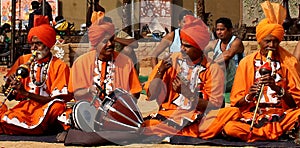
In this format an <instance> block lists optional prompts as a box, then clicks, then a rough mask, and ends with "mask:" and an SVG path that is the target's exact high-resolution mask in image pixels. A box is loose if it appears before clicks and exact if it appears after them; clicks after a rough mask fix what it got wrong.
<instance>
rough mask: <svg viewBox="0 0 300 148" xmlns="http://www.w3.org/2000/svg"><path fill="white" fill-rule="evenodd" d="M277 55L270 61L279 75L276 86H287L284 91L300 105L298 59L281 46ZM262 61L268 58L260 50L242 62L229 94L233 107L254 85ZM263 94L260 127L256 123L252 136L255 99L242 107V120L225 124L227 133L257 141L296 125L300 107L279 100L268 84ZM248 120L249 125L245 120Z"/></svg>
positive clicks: (267, 138)
mask: <svg viewBox="0 0 300 148" xmlns="http://www.w3.org/2000/svg"><path fill="white" fill-rule="evenodd" d="M277 55H279V56H277V57H275V59H272V61H271V66H272V69H273V71H274V72H275V76H276V78H275V82H276V85H278V86H280V87H282V88H284V90H285V92H287V93H289V94H290V95H291V96H292V97H293V99H294V100H295V102H296V104H297V106H298V107H299V106H300V93H299V92H300V85H299V82H300V81H299V80H300V79H299V74H298V72H297V69H299V68H300V65H299V63H298V61H297V60H296V58H295V57H294V56H292V55H291V54H290V53H289V52H288V51H286V50H285V49H283V48H282V47H280V48H279V49H278V54H277ZM260 61H265V59H264V58H263V57H262V56H261V55H260V53H259V51H258V52H255V53H253V54H251V55H249V56H247V57H245V58H244V59H242V61H241V62H240V64H239V66H238V69H237V73H236V77H235V80H234V84H233V87H232V91H231V96H230V101H231V105H232V106H235V105H236V103H237V102H238V101H239V100H240V99H244V97H245V96H246V94H248V91H249V89H250V87H251V85H252V84H253V83H254V82H255V78H258V77H259V76H258V75H259V74H258V70H259V69H258V67H259V63H260ZM255 65H256V66H255ZM262 96H263V97H262V100H261V102H260V111H261V114H259V115H258V116H257V118H256V122H255V123H256V124H257V125H259V124H261V125H260V126H257V127H255V126H254V129H253V132H252V136H251V137H248V135H249V131H250V125H249V124H250V123H251V119H252V116H253V109H254V107H255V103H253V102H252V103H250V104H249V105H247V106H243V107H241V108H240V111H241V113H242V115H243V116H242V118H241V121H231V122H228V123H227V124H226V125H225V127H224V130H225V132H226V133H227V134H228V135H230V136H233V137H237V138H241V139H243V140H245V141H248V142H253V141H256V140H276V139H278V137H279V136H280V135H282V134H283V133H284V132H286V131H288V130H290V129H291V128H293V126H294V123H295V121H297V120H298V116H299V114H300V110H299V109H295V108H289V107H288V106H287V104H286V103H285V102H284V100H283V99H278V98H277V97H276V92H274V91H273V90H271V89H270V88H268V87H265V91H264V95H262ZM270 106H272V107H270ZM274 117H276V118H278V121H277V120H275V118H274ZM263 120H267V122H265V123H264V124H262V121H263ZM247 121H248V124H246V123H245V122H247Z"/></svg>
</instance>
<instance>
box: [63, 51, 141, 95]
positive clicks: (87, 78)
mask: <svg viewBox="0 0 300 148" xmlns="http://www.w3.org/2000/svg"><path fill="white" fill-rule="evenodd" d="M96 55H97V54H96V50H92V51H90V52H88V53H86V54H84V55H82V56H80V57H79V58H78V59H77V60H76V61H75V62H74V64H73V66H72V68H71V77H70V84H69V86H70V87H69V90H70V91H71V92H75V91H76V90H78V89H82V88H89V87H91V86H92V85H94V82H95V81H96V80H95V78H99V79H101V81H103V80H102V79H103V77H104V75H105V70H104V69H105V65H106V63H107V62H102V64H101V66H102V68H101V70H100V72H101V76H103V77H101V76H99V74H97V72H95V70H96V69H95V66H96V62H97V60H96ZM113 65H114V66H112V68H113V69H114V70H112V79H111V80H112V87H113V88H111V90H114V89H115V88H122V89H124V90H126V91H128V92H130V93H131V94H134V93H139V92H141V91H142V87H141V84H140V81H139V79H138V75H137V74H136V71H135V69H134V66H133V63H132V61H131V60H130V59H129V58H128V57H127V56H125V55H123V54H121V53H120V54H119V53H117V52H114V62H113ZM101 66H100V67H101ZM108 71H109V70H108ZM98 85H99V84H98ZM75 99H76V98H75ZM86 99H87V100H90V99H92V98H86Z"/></svg>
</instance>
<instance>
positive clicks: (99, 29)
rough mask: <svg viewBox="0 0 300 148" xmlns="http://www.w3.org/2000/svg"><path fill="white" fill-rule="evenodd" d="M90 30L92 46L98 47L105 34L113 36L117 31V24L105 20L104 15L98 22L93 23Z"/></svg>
mask: <svg viewBox="0 0 300 148" xmlns="http://www.w3.org/2000/svg"><path fill="white" fill-rule="evenodd" d="M88 31H89V34H88V36H89V40H90V42H91V45H92V47H96V46H97V45H98V43H99V42H101V41H102V40H103V39H104V37H105V34H109V35H111V36H113V34H114V33H115V26H114V24H112V23H110V22H104V20H103V17H102V18H99V19H98V20H97V21H96V22H94V23H92V25H91V26H90V27H89V29H88Z"/></svg>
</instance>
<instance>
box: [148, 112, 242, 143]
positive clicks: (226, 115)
mask: <svg viewBox="0 0 300 148" xmlns="http://www.w3.org/2000/svg"><path fill="white" fill-rule="evenodd" d="M163 112H164V111H159V114H164V113H163ZM178 116H180V115H178ZM240 116H241V114H240V112H239V109H238V108H235V107H229V108H222V109H220V110H211V111H209V112H208V113H207V115H205V116H203V118H202V119H200V120H198V121H195V122H193V123H192V124H189V125H187V126H184V127H182V128H181V129H178V128H175V127H174V126H172V125H170V124H169V123H168V122H167V121H166V120H165V121H161V120H159V119H155V118H154V119H150V120H146V121H145V122H144V124H143V126H145V128H144V134H145V135H158V136H172V135H179V136H190V137H200V138H203V139H209V138H212V137H214V136H216V135H218V134H219V133H220V132H221V131H222V129H223V127H224V125H225V124H226V123H227V122H228V121H231V120H237V119H238V118H239V117H240ZM174 117H175V116H174ZM167 120H170V118H168V119H167ZM171 120H172V119H171ZM172 121H174V120H172Z"/></svg>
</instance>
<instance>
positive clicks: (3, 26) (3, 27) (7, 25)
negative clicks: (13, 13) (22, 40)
mask: <svg viewBox="0 0 300 148" xmlns="http://www.w3.org/2000/svg"><path fill="white" fill-rule="evenodd" d="M10 27H11V26H10V25H9V24H8V23H4V24H3V25H2V26H1V28H2V29H6V28H8V29H10Z"/></svg>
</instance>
